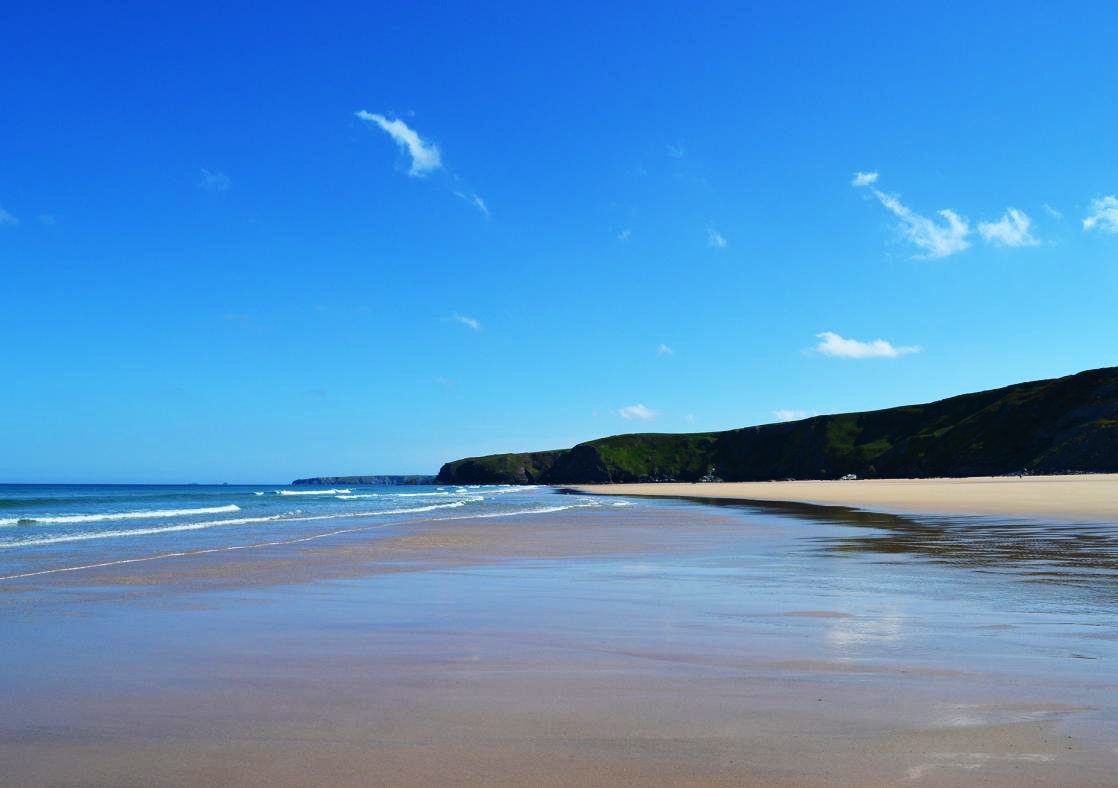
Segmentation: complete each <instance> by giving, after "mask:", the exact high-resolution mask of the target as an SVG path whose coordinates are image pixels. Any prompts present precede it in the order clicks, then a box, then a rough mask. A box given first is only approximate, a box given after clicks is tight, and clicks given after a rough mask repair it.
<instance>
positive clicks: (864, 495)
mask: <svg viewBox="0 0 1118 788" xmlns="http://www.w3.org/2000/svg"><path fill="white" fill-rule="evenodd" d="M576 489H577V490H579V491H581V492H586V493H594V494H599V495H650V496H668V497H684V498H713V499H719V500H739V501H786V502H789V503H811V504H819V505H824V506H848V507H852V508H857V509H869V510H873V511H888V512H912V513H916V512H920V513H929V514H932V513H935V514H985V515H1010V516H1017V517H1045V518H1058V519H1074V520H1102V521H1110V522H1118V474H1090V475H1082V476H1028V477H1022V478H1018V477H1016V476H979V477H972V478H966V479H859V480H851V481H789V482H721V483H715V484H675V483H667V484H608V485H606V484H597V485H579V486H578V487H577V488H576Z"/></svg>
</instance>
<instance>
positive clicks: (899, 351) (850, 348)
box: [814, 331, 920, 359]
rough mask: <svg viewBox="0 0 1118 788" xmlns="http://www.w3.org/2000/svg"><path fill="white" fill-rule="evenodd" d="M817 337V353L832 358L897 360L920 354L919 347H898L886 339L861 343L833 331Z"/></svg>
mask: <svg viewBox="0 0 1118 788" xmlns="http://www.w3.org/2000/svg"><path fill="white" fill-rule="evenodd" d="M815 336H816V338H817V339H819V344H817V345H816V346H815V348H814V350H815V352H816V353H819V354H821V355H824V356H831V357H832V358H857V359H861V358H897V357H899V356H907V355H908V354H910V353H919V352H920V347H919V345H905V346H902V347H896V346H894V345H892V344H890V343H889V342H886V341H885V340H884V339H875V340H873V341H872V342H860V341H858V340H857V339H846V338H845V337H842V336H839V335H838V334H836V333H835V332H833V331H824V332H823V333H821V334H816V335H815Z"/></svg>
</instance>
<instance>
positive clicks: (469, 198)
mask: <svg viewBox="0 0 1118 788" xmlns="http://www.w3.org/2000/svg"><path fill="white" fill-rule="evenodd" d="M454 194H455V196H457V197H461V198H462V199H463V200H465V201H466V202H468V203H469V204H470V205H472V206H474V207H475V208H477V209H478V210H479V211H481V212H482V213H483V214H484V215H485V218H486V219H488V218H489V206H488V205H486V204H485V200H483V199H481V197H480V196H478V195H476V194H466V193H465V192H455V193H454Z"/></svg>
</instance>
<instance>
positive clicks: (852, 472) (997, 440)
mask: <svg viewBox="0 0 1118 788" xmlns="http://www.w3.org/2000/svg"><path fill="white" fill-rule="evenodd" d="M1086 472H1097V473H1112V472H1118V367H1107V368H1103V369H1095V370H1089V371H1086V372H1080V373H1079V374H1076V375H1069V376H1067V377H1062V378H1055V379H1051V380H1039V381H1032V382H1028V383H1018V384H1015V385H1012V386H1006V387H1004V388H1000V389H992V390H990V391H981V392H977V393H974V394H963V395H961V396H957V397H951V398H949V399H944V400H939V401H937V402H932V403H928V404H924V405H906V406H902V407H896V408H886V409H884V410H875V411H866V412H862V413H839V414H834V415H828V416H814V417H812V418H807V419H802V420H800V421H793V422H783V423H778V424H763V425H759V426H756V427H744V428H742V429H736V430H728V431H725V432H702V433H690V434H664V433H645V434H634V435H615V436H613V437H608V438H599V439H597V440H592V441H588V442H586V443H580V444H578V445H577V446H575V447H573V448H570V449H558V450H551V451H539V452H528V453H512V454H493V455H489V456H485V457H467V458H465V459H461V460H455V461H453V462H448V463H446V464H445V465H443V467H442V469H441V470H440V471H439V474H438V476H437V477H435V481H436V482H437V483H439V484H535V483H538V484H595V483H597V484H602V483H605V484H610V483H626V482H670V481H680V482H696V481H735V482H746V481H767V480H773V479H837V478H842V477H844V476H845V477H849V476H857V477H863V478H880V479H886V478H914V477H931V476H946V477H962V476H998V475H1005V474H1014V473H1021V474H1052V473H1086ZM349 478H353V477H341V478H339V479H332V480H330V481H328V482H323V483H330V484H334V483H339V482H341V481H343V480H345V479H349ZM353 483H356V482H353Z"/></svg>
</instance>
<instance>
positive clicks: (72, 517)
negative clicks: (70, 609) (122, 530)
mask: <svg viewBox="0 0 1118 788" xmlns="http://www.w3.org/2000/svg"><path fill="white" fill-rule="evenodd" d="M240 510H241V507H239V506H237V505H236V504H235V503H231V504H229V505H227V506H204V507H202V508H200V509H147V510H139V511H132V512H103V513H101V514H60V515H46V514H44V515H35V516H27V517H9V518H6V519H3V520H0V525H16V524H23V523H26V524H29V525H30V524H33V523H54V524H57V523H101V522H105V521H107V520H150V519H154V518H158V517H190V516H191V515H197V514H225V513H227V512H239V511H240Z"/></svg>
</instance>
